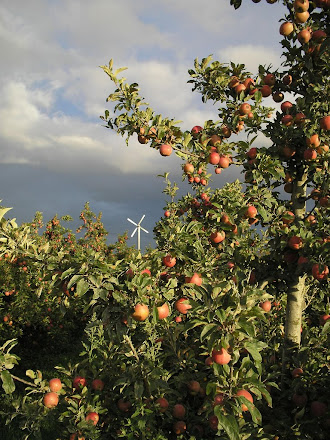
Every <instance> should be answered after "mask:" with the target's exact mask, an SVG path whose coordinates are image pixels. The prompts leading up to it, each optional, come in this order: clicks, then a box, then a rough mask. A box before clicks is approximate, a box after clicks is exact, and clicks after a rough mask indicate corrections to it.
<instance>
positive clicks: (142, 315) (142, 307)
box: [132, 304, 149, 321]
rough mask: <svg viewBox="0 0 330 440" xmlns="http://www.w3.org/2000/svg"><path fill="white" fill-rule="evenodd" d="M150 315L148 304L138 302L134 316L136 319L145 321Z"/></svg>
mask: <svg viewBox="0 0 330 440" xmlns="http://www.w3.org/2000/svg"><path fill="white" fill-rule="evenodd" d="M148 316H149V307H148V306H147V305H146V304H136V306H135V307H134V313H133V314H132V318H133V319H134V320H135V321H145V320H146V319H147V318H148Z"/></svg>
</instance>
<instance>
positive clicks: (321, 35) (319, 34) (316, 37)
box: [312, 29, 327, 43]
mask: <svg viewBox="0 0 330 440" xmlns="http://www.w3.org/2000/svg"><path fill="white" fill-rule="evenodd" d="M326 38H327V34H326V32H324V31H323V30H321V29H318V30H315V31H313V34H312V40H313V41H316V42H317V43H322V42H323V41H324V40H325V39H326Z"/></svg>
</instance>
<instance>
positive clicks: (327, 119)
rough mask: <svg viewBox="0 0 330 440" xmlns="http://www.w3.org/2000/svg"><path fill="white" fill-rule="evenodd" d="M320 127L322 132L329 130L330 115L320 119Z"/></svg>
mask: <svg viewBox="0 0 330 440" xmlns="http://www.w3.org/2000/svg"><path fill="white" fill-rule="evenodd" d="M320 127H321V128H322V130H330V115H328V116H324V117H323V118H321V119H320Z"/></svg>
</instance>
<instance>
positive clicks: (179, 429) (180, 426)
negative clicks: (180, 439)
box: [173, 420, 187, 435]
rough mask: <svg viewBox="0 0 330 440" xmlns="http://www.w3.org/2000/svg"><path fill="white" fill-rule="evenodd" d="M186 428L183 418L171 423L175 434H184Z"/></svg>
mask: <svg viewBox="0 0 330 440" xmlns="http://www.w3.org/2000/svg"><path fill="white" fill-rule="evenodd" d="M186 429H187V425H186V422H184V421H183V420H178V421H177V422H175V423H173V432H174V434H176V435H181V434H184V433H185V431H186Z"/></svg>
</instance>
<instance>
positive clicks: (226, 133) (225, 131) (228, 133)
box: [221, 125, 231, 138]
mask: <svg viewBox="0 0 330 440" xmlns="http://www.w3.org/2000/svg"><path fill="white" fill-rule="evenodd" d="M221 134H223V136H224V137H225V138H229V137H230V136H231V130H230V128H229V127H228V126H227V125H223V126H222V127H221Z"/></svg>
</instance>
